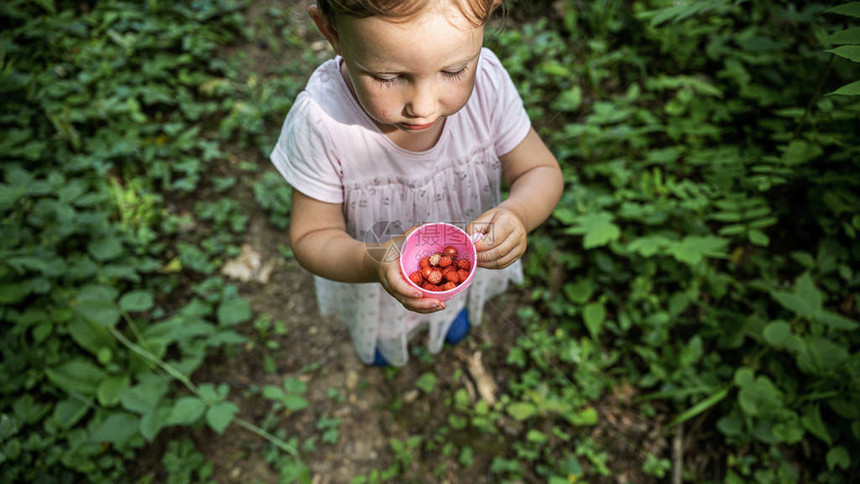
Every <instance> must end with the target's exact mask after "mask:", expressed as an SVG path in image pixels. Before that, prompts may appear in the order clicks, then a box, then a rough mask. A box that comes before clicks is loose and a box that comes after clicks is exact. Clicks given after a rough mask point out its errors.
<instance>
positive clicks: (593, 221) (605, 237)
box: [565, 212, 621, 249]
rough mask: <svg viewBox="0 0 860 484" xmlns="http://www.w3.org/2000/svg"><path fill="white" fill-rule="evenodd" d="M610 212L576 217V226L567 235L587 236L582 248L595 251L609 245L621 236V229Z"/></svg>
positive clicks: (567, 230) (569, 229)
mask: <svg viewBox="0 0 860 484" xmlns="http://www.w3.org/2000/svg"><path fill="white" fill-rule="evenodd" d="M613 218H614V217H613V216H612V214H610V213H608V212H598V213H589V214H585V215H578V216H576V217H575V222H576V223H577V225H576V226H573V227H568V228H567V229H566V230H565V233H568V234H573V235H582V234H585V238H584V239H583V242H582V246H583V247H584V248H585V249H593V248H595V247H600V246H604V245H607V244H609V243H610V242H612V241H613V240H617V239H618V238H619V237H620V236H621V229H620V228H618V226H617V225H615V223H614V222H613V221H612V220H613Z"/></svg>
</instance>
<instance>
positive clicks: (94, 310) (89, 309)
mask: <svg viewBox="0 0 860 484" xmlns="http://www.w3.org/2000/svg"><path fill="white" fill-rule="evenodd" d="M114 298H115V295H114V291H113V290H112V289H111V288H108V287H106V286H86V287H84V288H83V289H82V290H81V291H80V292H79V293H78V295H77V297H76V298H75V305H74V310H75V312H76V313H78V314H80V315H81V316H82V317H84V318H86V319H88V320H90V321H92V322H93V323H96V324H98V325H100V326H113V325H115V324H116V323H117V321H119V318H120V312H119V307H118V306H117V305H116V303H115V302H114Z"/></svg>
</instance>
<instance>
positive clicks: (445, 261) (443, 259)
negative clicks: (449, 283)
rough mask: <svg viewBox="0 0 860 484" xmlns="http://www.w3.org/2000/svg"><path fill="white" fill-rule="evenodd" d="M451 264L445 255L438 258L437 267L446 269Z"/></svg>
mask: <svg viewBox="0 0 860 484" xmlns="http://www.w3.org/2000/svg"><path fill="white" fill-rule="evenodd" d="M451 262H453V261H452V260H451V258H450V257H448V256H447V255H443V256H442V257H440V258H439V267H448V266H450V265H451Z"/></svg>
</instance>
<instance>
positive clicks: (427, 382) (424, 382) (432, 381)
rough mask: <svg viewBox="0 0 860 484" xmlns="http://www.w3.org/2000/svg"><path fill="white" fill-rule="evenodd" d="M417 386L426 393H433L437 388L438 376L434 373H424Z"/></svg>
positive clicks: (417, 381)
mask: <svg viewBox="0 0 860 484" xmlns="http://www.w3.org/2000/svg"><path fill="white" fill-rule="evenodd" d="M415 386H416V387H418V388H419V389H421V391H423V392H424V393H431V392H433V389H434V388H436V375H434V374H433V373H429V372H428V373H424V374H422V375H421V376H420V377H418V379H417V380H415Z"/></svg>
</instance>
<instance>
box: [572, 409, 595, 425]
mask: <svg viewBox="0 0 860 484" xmlns="http://www.w3.org/2000/svg"><path fill="white" fill-rule="evenodd" d="M565 416H566V417H568V420H569V421H570V423H571V424H573V425H581V426H586V425H587V426H591V425H597V422H598V415H597V410H595V409H594V407H586V408H584V409H582V410H580V411H578V412H573V413H571V414H566V415H565Z"/></svg>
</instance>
